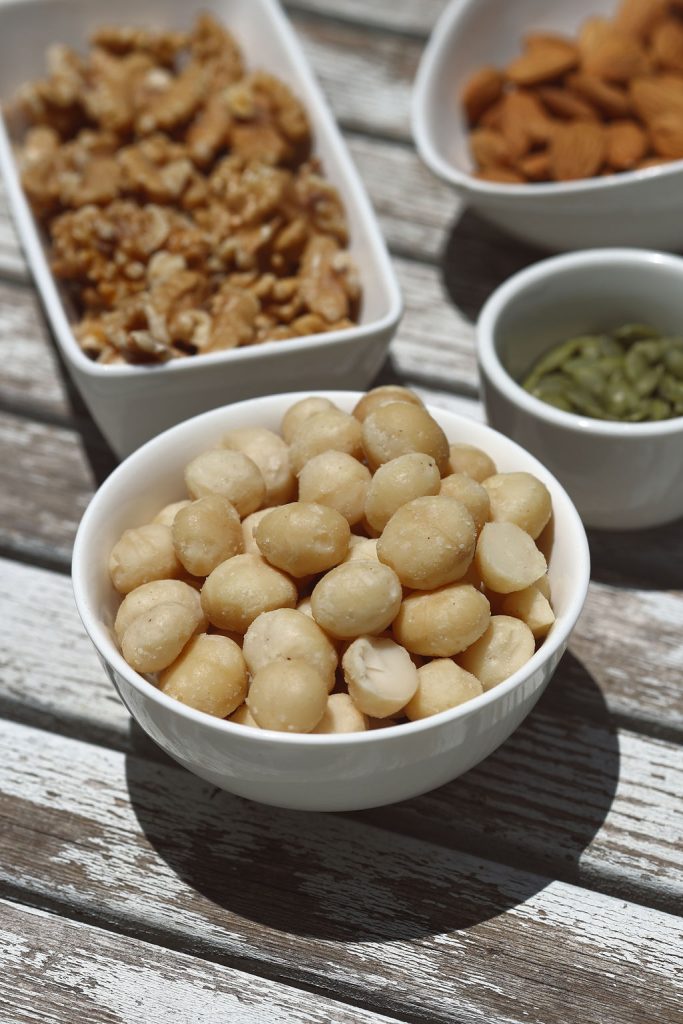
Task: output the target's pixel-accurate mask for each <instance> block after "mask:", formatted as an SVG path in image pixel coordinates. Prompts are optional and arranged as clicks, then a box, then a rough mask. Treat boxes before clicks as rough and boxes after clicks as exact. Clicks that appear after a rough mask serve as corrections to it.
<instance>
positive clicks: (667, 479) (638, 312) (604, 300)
mask: <svg viewBox="0 0 683 1024" xmlns="http://www.w3.org/2000/svg"><path fill="white" fill-rule="evenodd" d="M682 296H683V259H681V258H680V257H678V256H669V255H666V254H664V253H656V252H643V251H641V250H638V249H595V250H592V251H589V252H578V253H572V254H567V255H563V256H556V257H554V258H552V259H549V260H543V261H542V262H540V263H536V264H534V265H533V266H531V267H529V268H527V269H526V270H523V271H521V273H519V274H516V275H515V276H514V277H511V278H510V279H509V280H508V281H506V283H505V284H503V285H502V286H501V287H500V288H498V289H497V290H496V291H495V292H494V294H493V295H492V296H491V298H490V299H489V300H488V302H487V303H486V305H485V306H484V308H483V310H482V313H481V316H480V319H479V325H478V358H479V369H480V373H481V379H482V388H483V397H484V404H485V406H486V413H487V417H488V420H489V422H490V423H491V425H492V426H493V427H495V428H496V429H497V430H500V431H502V432H503V433H504V434H507V435H508V437H512V438H514V439H515V440H516V441H518V442H519V444H521V445H523V446H524V448H526V449H528V450H529V451H530V452H533V454H534V455H536V456H537V458H539V459H540V460H541V461H542V462H543V463H544V464H545V465H546V466H548V467H549V469H551V470H552V472H553V473H555V474H556V476H557V477H558V479H559V480H561V481H562V483H563V484H564V486H565V487H566V488H567V491H568V492H569V494H570V496H571V497H572V499H573V500H574V503H575V504H576V507H577V508H578V510H579V512H580V513H581V516H582V518H583V521H584V523H585V524H586V525H587V526H593V527H600V528H603V529H608V530H609V529H637V528H644V527H650V526H659V525H661V524H663V523H667V522H671V521H672V520H675V519H677V518H678V517H679V516H683V418H682V417H678V418H676V419H672V420H664V421H662V422H659V423H609V422H604V421H602V420H594V419H589V418H588V417H585V416H576V415H574V414H572V413H566V412H562V411H561V410H560V409H555V408H553V407H552V406H549V405H546V404H545V402H541V401H540V400H539V399H537V398H534V397H533V396H532V395H529V394H528V393H527V392H526V391H525V390H524V389H523V388H522V387H521V386H520V385H519V384H518V383H517V381H519V380H520V379H521V378H522V377H523V376H524V375H525V373H526V372H527V371H528V370H529V368H530V367H531V365H532V363H533V362H535V360H536V359H537V358H538V357H539V356H540V355H541V353H543V352H544V351H547V350H548V349H549V348H551V347H552V346H553V345H555V344H557V343H559V342H560V341H564V340H566V339H568V338H571V337H575V336H577V335H579V334H585V333H590V332H593V331H596V330H601V329H609V328H613V327H617V326H619V325H620V324H624V323H632V322H637V323H643V322H644V323H651V324H653V325H654V326H655V327H658V328H659V329H660V330H662V331H665V332H666V333H669V334H673V335H681V334H682V333H683V301H682V300H681V297H682Z"/></svg>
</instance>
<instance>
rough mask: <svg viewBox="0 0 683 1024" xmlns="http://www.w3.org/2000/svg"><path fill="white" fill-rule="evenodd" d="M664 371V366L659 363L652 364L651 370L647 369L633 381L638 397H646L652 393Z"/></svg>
mask: <svg viewBox="0 0 683 1024" xmlns="http://www.w3.org/2000/svg"><path fill="white" fill-rule="evenodd" d="M663 373H664V367H663V366H662V364H661V363H660V364H659V366H653V367H652V369H651V370H647V371H646V372H645V373H644V374H643V375H642V377H640V379H639V380H636V381H634V383H633V388H634V390H635V392H636V394H637V395H639V396H640V398H647V397H649V396H650V395H652V394H653V393H654V392H655V391H656V390H657V386H658V384H659V382H660V380H661V379H662V374H663Z"/></svg>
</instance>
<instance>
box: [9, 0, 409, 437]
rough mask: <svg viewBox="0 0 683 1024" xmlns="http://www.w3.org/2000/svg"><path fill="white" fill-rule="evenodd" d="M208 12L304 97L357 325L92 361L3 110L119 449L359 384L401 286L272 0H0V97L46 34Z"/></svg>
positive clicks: (20, 208)
mask: <svg viewBox="0 0 683 1024" xmlns="http://www.w3.org/2000/svg"><path fill="white" fill-rule="evenodd" d="M203 11H206V12H208V13H210V14H213V15H214V16H215V17H216V18H218V19H219V20H220V21H221V22H222V23H223V24H225V25H226V26H227V27H228V28H229V29H230V30H231V31H232V32H233V33H234V35H235V38H236V39H237V42H238V43H239V45H240V47H241V49H242V52H243V54H244V58H245V63H246V65H247V67H248V68H249V69H257V68H260V69H264V70H267V71H269V72H271V73H272V74H274V75H276V76H277V77H279V78H281V79H282V80H283V81H284V82H286V83H287V85H289V86H290V87H291V89H292V90H293V91H294V93H295V94H296V95H297V96H298V97H299V98H300V99H301V101H302V102H303V104H304V106H305V108H306V111H307V113H308V116H309V119H310V122H311V127H312V133H313V138H314V155H316V156H317V157H319V158H320V159H321V161H322V165H323V169H324V173H325V176H326V177H327V178H328V180H329V181H330V182H331V183H332V184H333V185H334V186H335V187H336V188H337V189H338V191H339V193H340V195H341V198H342V200H343V202H344V205H345V208H346V215H347V220H348V224H349V230H350V238H351V241H350V253H351V256H352V257H353V259H354V261H355V264H356V266H357V268H358V272H359V277H360V280H361V285H362V289H363V299H362V307H361V314H360V320H359V323H358V325H357V326H355V327H352V328H347V329H344V330H338V331H330V332H329V333H327V334H317V335H310V336H308V337H303V338H297V339H293V340H289V341H286V342H269V343H265V344H262V345H256V346H250V347H245V348H237V349H231V350H229V351H222V352H216V353H209V354H206V355H201V356H195V357H190V358H186V359H177V360H173V361H171V362H169V363H166V364H162V365H153V366H136V365H113V366H106V365H101V364H98V363H94V362H92V361H91V360H90V359H89V358H88V357H87V356H86V355H85V354H84V353H83V352H82V350H81V348H80V346H79V344H78V342H77V341H76V339H75V338H74V336H73V332H72V329H71V326H70V318H69V311H68V304H66V303H65V301H64V296H63V295H62V294H61V293H60V289H59V287H58V285H57V283H56V281H55V279H54V277H53V275H52V273H51V271H50V267H49V263H48V254H47V253H46V250H45V246H44V244H43V241H42V239H41V235H40V232H39V229H38V226H37V224H36V221H35V220H34V217H33V214H32V212H31V209H30V207H29V204H28V202H27V200H26V197H25V195H24V192H23V189H22V187H21V184H20V180H19V175H18V172H17V167H16V164H15V161H14V157H13V155H12V149H11V144H10V141H9V138H8V134H7V131H6V126H5V123H4V121H3V120H2V118H1V117H0V170H2V174H3V177H4V180H5V184H6V188H7V194H8V199H9V204H10V208H11V211H12V214H13V217H14V221H15V223H16V226H17V230H18V232H19V236H20V239H21V242H22V245H23V248H24V252H25V254H26V259H27V261H28V264H29V267H30V270H31V273H32V275H33V278H34V281H35V283H36V286H37V288H38V291H39V293H40V297H41V299H42V303H43V307H44V309H45V312H46V315H47V318H48V320H49V323H50V326H51V327H52V330H53V333H54V336H55V339H56V341H57V344H58V346H59V349H60V352H61V354H62V357H63V359H64V362H65V363H66V365H67V367H68V370H69V372H70V374H71V376H72V377H73V379H74V381H75V383H76V385H77V386H78V388H79V390H80V392H81V394H82V396H83V398H84V400H85V403H86V405H87V406H88V408H89V409H90V412H91V413H92V415H93V418H94V419H95V420H96V422H97V423H98V425H99V427H100V429H101V430H102V432H103V434H104V435H105V437H106V438H107V440H108V441H109V443H110V444H111V446H112V447H113V448H114V450H115V451H116V453H117V454H118V455H119V456H124V455H126V454H128V453H129V452H130V451H132V450H133V449H135V448H137V447H138V446H139V445H140V444H141V443H143V442H144V441H146V440H148V439H149V438H150V437H153V436H154V435H155V434H157V433H159V432H160V431H161V430H164V429H166V428H167V427H169V426H172V425H173V424H175V423H178V422H179V421H181V420H183V419H186V418H187V417H189V416H194V415H196V414H197V413H199V412H203V411H206V410H208V409H212V408H215V407H216V406H221V405H225V404H226V403H228V402H232V401H236V400H240V399H245V398H251V397H255V396H258V395H264V394H270V393H281V392H284V391H292V390H300V389H306V388H364V387H366V386H367V385H368V384H369V383H370V381H371V380H372V379H373V377H374V376H375V374H376V373H377V372H378V370H379V368H380V367H381V365H382V362H383V360H384V358H385V356H386V351H387V348H388V345H389V342H390V340H391V338H392V336H393V334H394V331H395V330H396V327H397V325H398V322H399V320H400V317H401V312H402V302H401V296H400V292H399V288H398V284H397V281H396V277H395V275H394V272H393V269H392V266H391V263H390V260H389V257H388V254H387V251H386V247H385V244H384V241H383V238H382V235H381V232H380V229H379V226H378V224H377V220H376V217H375V214H374V212H373V210H372V207H371V205H370V201H369V199H368V197H367V194H366V192H365V188H364V186H363V184H362V182H361V180H360V178H359V175H358V172H357V171H356V169H355V167H354V165H353V163H352V161H351V158H350V156H349V153H348V150H347V148H346V144H345V143H344V141H343V139H342V137H341V134H340V132H339V129H338V128H337V126H336V124H335V122H334V118H333V117H332V114H331V113H330V111H329V108H328V106H327V104H326V101H325V99H324V97H323V95H322V92H321V90H320V87H319V86H318V84H317V83H316V81H315V79H314V77H313V75H312V73H311V71H310V70H309V68H308V65H307V62H306V59H305V57H304V55H303V52H302V49H301V47H300V45H299V43H298V41H297V39H296V36H295V34H294V32H293V30H292V28H291V26H290V25H289V23H288V21H287V19H286V18H285V16H284V15H283V13H282V10H281V9H280V6H279V4H278V3H277V2H276V0H119V2H118V3H117V4H116V5H115V6H112V5H105V4H104V3H100V2H92V0H11V2H2V3H0V101H2V103H3V104H5V103H7V102H8V101H9V100H10V99H11V98H12V97H13V96H14V95H15V93H16V91H17V90H18V88H19V87H20V86H21V85H22V84H24V83H25V82H27V81H30V80H32V79H35V78H38V77H41V76H42V75H43V74H44V68H45V51H46V49H47V48H48V46H50V45H51V44H53V43H56V42H59V43H64V44H66V45H68V46H71V47H74V48H75V49H78V50H83V49H84V48H85V46H86V45H87V40H88V36H89V35H90V33H91V32H92V31H93V30H94V29H95V28H97V27H99V26H102V25H105V24H114V25H137V26H147V27H152V28H162V29H163V28H178V29H185V28H189V27H190V25H191V23H192V22H193V20H194V18H195V16H196V15H197V14H199V13H200V12H203Z"/></svg>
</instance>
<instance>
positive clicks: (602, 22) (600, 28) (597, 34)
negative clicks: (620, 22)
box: [577, 17, 614, 61]
mask: <svg viewBox="0 0 683 1024" xmlns="http://www.w3.org/2000/svg"><path fill="white" fill-rule="evenodd" d="M613 31H614V26H613V25H612V23H611V22H610V21H608V20H607V18H598V17H595V18H588V19H587V20H586V21H584V23H583V25H582V26H581V28H580V29H579V37H578V40H577V46H578V48H579V56H580V57H581V60H582V61H583V60H585V58H586V57H587V56H588V54H589V53H591V51H592V50H594V49H595V48H596V46H599V45H600V44H601V43H602V42H604V40H605V39H609V37H610V36H611V35H612V32H613Z"/></svg>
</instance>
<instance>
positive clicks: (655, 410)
mask: <svg viewBox="0 0 683 1024" xmlns="http://www.w3.org/2000/svg"><path fill="white" fill-rule="evenodd" d="M669 416H671V406H670V405H669V403H668V402H665V401H664V399H663V398H652V399H651V400H650V410H649V413H648V417H647V418H648V419H649V420H655V421H656V420H668V418H669Z"/></svg>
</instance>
